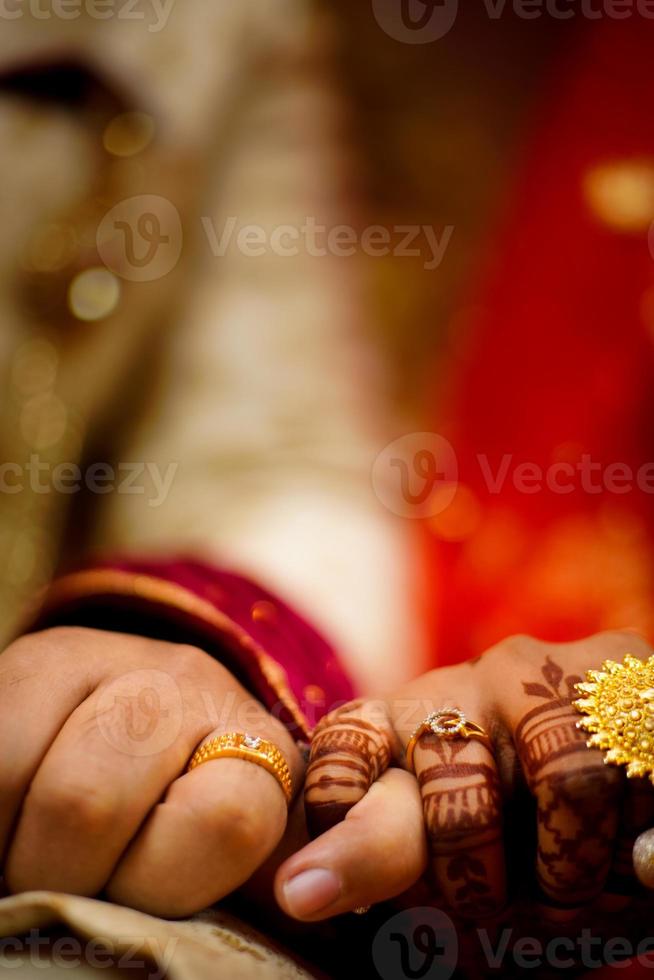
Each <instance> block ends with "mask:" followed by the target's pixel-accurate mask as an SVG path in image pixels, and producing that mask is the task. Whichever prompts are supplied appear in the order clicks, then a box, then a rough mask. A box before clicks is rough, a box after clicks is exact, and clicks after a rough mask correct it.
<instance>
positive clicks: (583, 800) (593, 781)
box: [536, 761, 623, 816]
mask: <svg viewBox="0 0 654 980" xmlns="http://www.w3.org/2000/svg"><path fill="white" fill-rule="evenodd" d="M622 786H623V778H622V773H621V772H620V770H619V769H618V768H617V767H615V766H605V765H604V764H603V763H602V762H601V761H600V762H598V763H597V764H587V765H585V766H584V767H583V768H578V769H563V770H559V771H558V772H555V773H552V775H551V776H550V777H549V778H548V780H547V789H546V788H545V785H544V784H542V785H541V786H540V787H539V788H538V790H537V794H536V795H537V796H538V797H540V799H541V800H543V799H544V801H545V803H546V804H547V805H548V806H549V805H550V799H551V794H552V792H554V795H555V799H556V800H557V801H558V805H559V806H561V807H564V808H566V809H567V810H571V811H572V812H574V813H575V814H578V815H581V816H583V815H584V814H587V813H594V812H598V811H599V810H600V809H603V810H606V809H607V808H609V807H611V805H612V804H613V803H615V802H616V801H617V800H618V799H619V797H620V795H621V793H622Z"/></svg>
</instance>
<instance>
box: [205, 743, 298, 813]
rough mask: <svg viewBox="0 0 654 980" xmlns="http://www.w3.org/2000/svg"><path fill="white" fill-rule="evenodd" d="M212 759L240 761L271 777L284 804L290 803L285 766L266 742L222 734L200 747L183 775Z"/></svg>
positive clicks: (289, 774) (274, 749) (288, 780)
mask: <svg viewBox="0 0 654 980" xmlns="http://www.w3.org/2000/svg"><path fill="white" fill-rule="evenodd" d="M215 759H243V760H245V761H246V762H254V764H255V765H257V766H261V767H262V769H265V770H266V772H269V773H270V775H271V776H274V777H275V779H276V780H277V782H278V783H279V785H280V787H281V789H282V792H283V793H284V796H285V798H286V802H287V803H290V802H291V799H292V796H293V784H292V780H291V771H290V769H289V768H288V763H287V762H286V759H285V758H284V756H283V754H282V752H281V751H280V750H279V749H278V748H277V746H276V745H273V743H272V742H268V741H266V739H265V738H261V737H260V736H258V735H248V734H247V733H246V732H226V733H225V734H224V735H218V736H217V737H216V738H212V739H211V741H209V742H205V743H204V745H201V746H200V748H199V749H198V750H197V751H196V752H195V753H194V754H193V756H192V757H191V761H190V762H189V764H188V767H187V772H190V771H191V770H192V769H195V768H196V767H197V766H201V765H202V764H203V763H204V762H212V761H213V760H215Z"/></svg>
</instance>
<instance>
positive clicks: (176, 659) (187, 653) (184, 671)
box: [170, 643, 224, 676]
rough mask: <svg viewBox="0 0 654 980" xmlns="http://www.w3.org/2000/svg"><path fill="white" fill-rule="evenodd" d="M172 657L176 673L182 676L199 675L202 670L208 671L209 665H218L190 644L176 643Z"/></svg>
mask: <svg viewBox="0 0 654 980" xmlns="http://www.w3.org/2000/svg"><path fill="white" fill-rule="evenodd" d="M170 656H171V659H172V662H173V666H174V668H175V670H176V672H177V673H179V674H181V675H191V676H193V675H197V674H198V672H199V671H200V670H204V669H206V665H207V663H209V662H211V663H218V661H214V660H213V658H211V657H210V656H209V654H207V653H205V652H204V650H200V648H199V647H195V646H192V645H191V644H190V643H176V644H175V645H174V646H173V647H172V649H171V650H170ZM219 666H220V665H219ZM223 669H224V668H223Z"/></svg>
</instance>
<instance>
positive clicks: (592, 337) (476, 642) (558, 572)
mask: <svg viewBox="0 0 654 980" xmlns="http://www.w3.org/2000/svg"><path fill="white" fill-rule="evenodd" d="M578 40H579V43H578V44H577V45H576V46H575V47H574V48H573V50H572V51H571V52H569V53H566V56H565V60H564V61H562V62H561V63H560V64H559V65H557V66H556V72H555V73H554V81H553V84H548V86H547V96H546V101H545V103H544V105H543V108H542V116H541V117H540V123H539V125H538V126H537V131H536V133H535V136H534V138H533V140H532V141H531V145H530V146H529V147H528V149H527V152H526V156H525V159H524V166H523V167H521V176H520V177H519V179H518V181H517V187H516V191H515V194H514V196H513V204H512V212H511V215H510V216H509V217H508V218H507V221H506V228H505V231H504V233H503V234H502V235H501V236H500V239H499V241H497V240H493V241H492V242H491V243H490V248H491V249H492V260H491V265H492V268H490V270H489V271H488V275H487V276H486V285H485V286H484V287H483V289H482V290H481V295H480V296H478V297H477V298H476V300H475V299H474V298H473V305H472V309H475V310H477V313H476V316H471V319H472V326H471V342H470V348H469V355H468V356H467V358H466V360H465V363H464V364H463V365H462V366H461V367H460V368H459V370H458V372H457V373H456V377H455V379H454V384H453V388H452V395H451V398H450V400H449V403H448V404H447V405H446V406H445V411H444V412H441V413H440V418H441V419H443V418H446V419H448V420H450V421H449V423H448V424H447V426H446V427H443V426H442V425H441V426H438V425H437V426H436V428H437V430H438V431H440V432H442V433H443V434H444V435H446V436H447V438H448V439H449V440H450V442H451V443H452V444H453V446H454V449H455V451H456V454H457V457H458V462H459V477H460V481H461V483H462V484H463V485H464V489H463V490H462V491H461V492H460V493H459V495H458V496H459V504H458V507H459V511H458V513H461V508H462V507H463V509H464V510H465V516H466V521H467V528H464V531H463V533H462V534H460V535H457V533H456V532H457V528H456V526H454V528H452V526H448V520H449V521H450V525H451V524H452V521H454V522H455V523H456V514H457V509H456V499H455V505H453V507H452V510H451V515H453V516H452V518H451V519H450V518H449V517H448V514H447V513H444V514H442V515H439V516H438V517H437V518H436V519H435V520H434V521H432V522H431V523H430V524H429V527H428V529H427V532H428V534H427V536H428V553H429V562H430V581H431V582H432V597H433V603H434V606H433V610H432V611H433V614H434V615H433V619H434V623H435V627H434V647H435V659H436V662H437V663H438V664H439V665H442V664H447V663H453V662H457V661H460V660H463V659H466V658H468V657H470V656H473V655H476V654H478V653H480V652H482V651H483V650H484V649H486V648H487V647H488V646H490V645H492V644H493V643H494V642H497V641H499V640H500V639H502V638H503V637H505V636H507V635H510V634H511V633H516V632H528V633H532V634H534V635H537V636H540V637H542V638H545V639H551V640H563V639H574V638H577V637H581V636H584V635H587V634H589V633H593V632H595V631H597V630H600V629H604V628H613V627H630V626H631V627H634V628H637V629H639V630H640V631H641V632H644V633H645V634H646V635H648V636H649V637H650V638H652V636H653V635H654V617H653V616H652V610H651V599H652V582H653V578H654V576H653V570H652V559H651V555H652V543H653V537H654V506H653V504H654V497H652V495H651V493H645V492H642V491H641V490H639V489H633V490H632V491H631V492H629V493H612V492H608V491H607V490H606V489H604V490H601V492H599V493H595V492H588V490H587V489H584V487H583V486H582V485H581V477H580V476H579V477H578V478H577V479H576V482H575V489H574V490H573V492H571V493H566V494H560V493H555V492H552V491H551V490H548V489H547V488H545V489H543V490H541V491H540V492H537V493H533V494H532V495H529V494H525V493H523V492H519V491H518V490H517V489H516V488H515V487H514V486H513V485H512V482H511V479H512V474H513V473H514V472H515V466H516V465H518V464H520V463H524V462H526V461H531V462H535V463H537V464H539V465H540V466H541V467H543V468H547V467H549V466H550V465H551V464H552V463H554V462H557V461H568V462H570V463H572V464H573V465H576V464H579V463H580V462H581V460H582V457H583V455H584V454H588V455H589V456H590V457H591V460H592V461H593V463H599V464H600V465H601V467H602V474H601V475H602V477H604V475H605V474H606V472H607V469H606V468H607V467H609V466H610V464H613V463H625V464H628V465H629V466H630V467H631V468H632V470H633V471H634V472H635V471H636V470H637V469H638V467H640V466H641V464H644V463H648V462H649V461H651V460H652V459H654V454H653V449H654V439H653V431H652V430H653V425H654V385H653V384H652V381H653V376H652V375H653V372H652V358H653V356H654V351H653V346H652V335H651V331H652V329H653V328H654V305H652V306H651V310H652V311H653V312H652V314H651V321H652V322H651V323H650V324H649V328H648V324H647V315H648V314H647V295H648V294H647V290H648V289H650V288H651V287H652V286H654V260H653V257H652V255H651V254H650V250H649V247H648V234H647V228H646V227H645V228H643V229H640V230H635V231H629V232H626V231H618V230H616V228H615V227H611V226H610V225H609V224H607V223H606V222H605V221H602V220H601V218H600V217H599V216H598V215H597V214H596V213H594V211H593V208H592V207H591V206H590V205H589V203H588V199H587V194H585V192H584V187H585V181H586V180H587V176H588V174H589V172H590V171H591V170H592V168H594V167H597V166H598V165H601V164H605V163H608V164H611V163H612V162H614V161H619V162H621V163H622V162H624V161H638V160H646V161H649V162H651V163H652V164H654V127H653V126H652V124H651V107H652V105H654V73H652V70H651V64H652V52H653V51H654V22H653V21H651V20H645V19H643V18H642V17H639V16H637V15H634V16H632V17H631V18H630V19H628V20H620V21H618V20H615V19H611V18H603V19H602V20H601V21H598V22H594V23H591V24H586V25H584V29H583V30H582V31H581V32H580V37H579V39H578ZM653 211H654V209H653ZM651 217H652V218H653V219H654V213H652V215H651ZM479 454H484V455H485V456H486V457H487V464H488V465H489V466H490V468H491V471H492V472H493V473H497V471H498V469H499V467H500V465H501V463H502V458H503V456H504V454H509V455H511V457H512V459H511V462H510V468H509V476H508V478H507V480H506V483H505V485H504V487H503V488H502V489H501V491H500V492H498V493H494V492H492V491H491V490H490V489H489V486H488V484H487V482H486V480H485V477H484V473H483V470H482V465H481V463H480V460H479V459H478V456H479ZM599 477H600V474H598V473H595V474H592V475H591V477H590V479H591V481H592V483H593V485H597V484H598V479H599ZM558 479H559V480H560V479H561V475H559V476H558ZM566 482H568V481H567V479H566ZM650 483H652V481H651V476H650ZM452 532H453V533H452ZM452 537H454V538H461V540H456V541H454V542H453V541H451V540H443V538H450V539H451V538H452Z"/></svg>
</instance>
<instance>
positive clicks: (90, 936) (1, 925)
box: [0, 892, 311, 980]
mask: <svg viewBox="0 0 654 980" xmlns="http://www.w3.org/2000/svg"><path fill="white" fill-rule="evenodd" d="M59 924H61V925H63V926H66V927H68V928H67V930H66V931H67V932H68V931H69V934H70V938H71V939H72V942H71V943H68V944H65V943H63V941H62V942H60V943H59V945H57V940H56V939H55V940H54V942H53V943H52V944H51V945H50V946H49V947H48V946H47V945H46V944H44V943H42V944H41V945H39V938H41V939H43V935H44V934H43V931H42V930H44V929H46V928H47V927H49V926H52V925H59ZM0 937H11V941H8V940H7V939H6V938H5V942H4V943H3V942H2V940H0V969H7V970H10V971H11V973H12V976H15V977H17V978H21V980H22V978H25V980H33V978H35V977H43V976H44V974H45V975H47V976H48V977H52V976H56V977H59V976H62V977H63V976H69V975H70V974H71V972H73V971H74V975H75V977H76V980H85V978H86V977H89V978H90V977H98V976H105V977H112V976H119V975H120V976H125V974H126V973H127V975H128V976H129V975H131V976H134V977H139V978H146V977H147V978H148V980H162V978H163V977H166V978H168V980H206V978H207V977H215V978H216V980H218V978H225V980H311V974H309V973H307V972H306V970H304V969H303V968H302V967H300V966H299V965H298V964H296V963H295V962H294V961H293V960H291V959H290V958H289V957H287V956H285V955H284V954H283V953H281V952H279V951H278V950H277V949H275V948H274V947H273V946H271V944H270V943H268V942H267V941H266V940H265V939H264V937H262V936H260V935H259V934H257V933H255V932H254V930H252V929H250V928H248V927H245V926H243V925H241V924H240V923H238V922H236V920H234V919H233V918H232V917H231V916H227V915H226V914H224V913H218V912H206V913H204V914H203V915H202V916H198V917H197V918H196V919H194V920H193V921H189V922H165V921H163V920H161V919H155V918H153V917H152V916H149V915H143V914H142V913H141V912H135V911H134V910H132V909H125V908H119V907H118V906H115V905H108V904H105V903H103V902H98V901H94V900H93V899H89V898H73V897H72V896H70V895H57V894H54V893H52V892H30V893H27V894H25V895H19V896H17V897H15V898H6V899H4V900H2V901H0ZM103 948H104V950H106V951H107V952H103ZM108 954H111V955H108ZM112 962H113V964H114V967H113V968H112V967H111V966H110V965H109V964H110V963H112ZM137 971H138V972H137Z"/></svg>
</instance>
